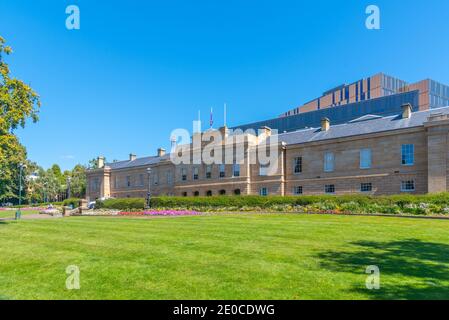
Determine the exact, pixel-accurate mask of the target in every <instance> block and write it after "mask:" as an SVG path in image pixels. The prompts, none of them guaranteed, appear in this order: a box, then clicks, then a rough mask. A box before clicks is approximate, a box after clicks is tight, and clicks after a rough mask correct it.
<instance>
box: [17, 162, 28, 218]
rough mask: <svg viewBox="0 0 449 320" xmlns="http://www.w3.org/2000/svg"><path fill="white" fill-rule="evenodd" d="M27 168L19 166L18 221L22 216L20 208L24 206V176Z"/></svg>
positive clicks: (22, 165)
mask: <svg viewBox="0 0 449 320" xmlns="http://www.w3.org/2000/svg"><path fill="white" fill-rule="evenodd" d="M26 167H27V166H26V165H25V164H23V163H20V164H19V208H18V209H17V211H16V220H19V219H20V217H21V216H22V212H21V211H20V206H21V205H22V174H23V169H25V168H26Z"/></svg>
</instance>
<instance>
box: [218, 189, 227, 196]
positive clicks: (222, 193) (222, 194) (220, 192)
mask: <svg viewBox="0 0 449 320" xmlns="http://www.w3.org/2000/svg"><path fill="white" fill-rule="evenodd" d="M218 194H219V195H220V196H224V195H225V194H226V190H220V191H218Z"/></svg>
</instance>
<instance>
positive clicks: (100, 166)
mask: <svg viewBox="0 0 449 320" xmlns="http://www.w3.org/2000/svg"><path fill="white" fill-rule="evenodd" d="M97 165H98V169H103V168H104V157H102V156H100V157H98V158H97Z"/></svg>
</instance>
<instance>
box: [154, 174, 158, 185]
mask: <svg viewBox="0 0 449 320" xmlns="http://www.w3.org/2000/svg"><path fill="white" fill-rule="evenodd" d="M153 183H154V185H158V184H159V173H157V172H154V173H153Z"/></svg>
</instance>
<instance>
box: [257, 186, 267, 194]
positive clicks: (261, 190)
mask: <svg viewBox="0 0 449 320" xmlns="http://www.w3.org/2000/svg"><path fill="white" fill-rule="evenodd" d="M259 195H261V196H268V189H267V188H265V187H263V188H260V190H259Z"/></svg>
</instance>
